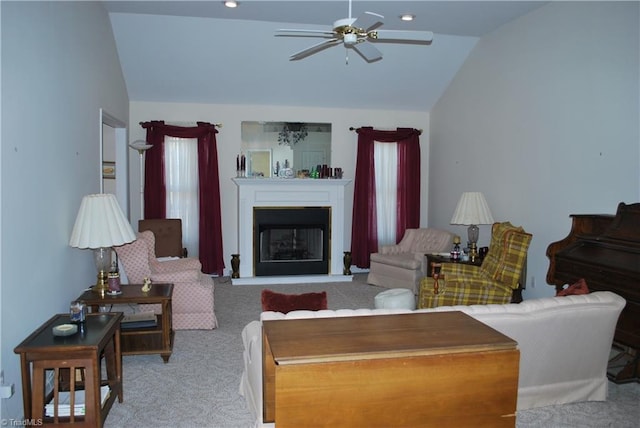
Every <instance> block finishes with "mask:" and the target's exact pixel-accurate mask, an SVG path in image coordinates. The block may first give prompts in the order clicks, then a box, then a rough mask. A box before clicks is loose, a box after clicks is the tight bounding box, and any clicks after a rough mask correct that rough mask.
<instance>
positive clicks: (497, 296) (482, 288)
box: [418, 222, 532, 308]
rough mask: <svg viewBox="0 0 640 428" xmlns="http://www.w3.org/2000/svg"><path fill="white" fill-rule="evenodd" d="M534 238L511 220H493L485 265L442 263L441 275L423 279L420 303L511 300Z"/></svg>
mask: <svg viewBox="0 0 640 428" xmlns="http://www.w3.org/2000/svg"><path fill="white" fill-rule="evenodd" d="M531 238H532V235H531V234H530V233H526V232H525V231H524V229H522V228H521V227H515V226H513V225H512V224H511V223H509V222H504V223H494V225H493V227H492V229H491V243H490V245H489V253H488V254H487V256H486V257H485V259H484V261H483V262H482V265H481V266H474V265H467V264H461V263H443V264H442V266H441V268H440V273H439V275H436V276H435V278H428V277H425V278H423V279H422V281H421V282H420V295H419V299H418V307H419V308H433V307H436V306H451V305H477V304H490V303H496V304H503V303H509V301H510V300H511V296H512V293H513V290H514V289H516V288H518V285H519V284H518V282H519V281H520V276H521V272H522V270H523V267H524V265H525V264H526V260H527V250H528V249H529V243H530V242H531Z"/></svg>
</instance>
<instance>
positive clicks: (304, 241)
mask: <svg viewBox="0 0 640 428" xmlns="http://www.w3.org/2000/svg"><path fill="white" fill-rule="evenodd" d="M330 218H331V208H330V207H254V209H253V230H254V235H253V249H254V254H253V261H254V269H255V275H256V276H272V275H307V274H312V275H313V274H324V275H327V274H328V273H329V259H330V257H329V249H330V247H329V243H330V234H331V233H330V232H331V231H330V224H331V223H330Z"/></svg>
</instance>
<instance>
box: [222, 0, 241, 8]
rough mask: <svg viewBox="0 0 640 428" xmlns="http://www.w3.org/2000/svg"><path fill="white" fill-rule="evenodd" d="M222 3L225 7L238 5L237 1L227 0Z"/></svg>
mask: <svg viewBox="0 0 640 428" xmlns="http://www.w3.org/2000/svg"><path fill="white" fill-rule="evenodd" d="M224 5H225V6H226V7H230V8H234V7H238V2H237V1H232V0H228V1H225V2H224Z"/></svg>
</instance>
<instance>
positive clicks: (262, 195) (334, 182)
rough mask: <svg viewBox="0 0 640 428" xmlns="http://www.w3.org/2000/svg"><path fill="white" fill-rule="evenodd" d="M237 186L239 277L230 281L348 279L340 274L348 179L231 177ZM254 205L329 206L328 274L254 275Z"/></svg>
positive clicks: (264, 281) (280, 282)
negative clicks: (345, 193) (345, 194)
mask: <svg viewBox="0 0 640 428" xmlns="http://www.w3.org/2000/svg"><path fill="white" fill-rule="evenodd" d="M232 180H233V182H234V183H235V184H236V185H237V186H238V254H239V255H240V269H239V273H240V278H232V279H231V283H232V284H233V285H258V284H291V283H311V282H338V281H351V279H352V278H353V277H352V276H350V275H343V268H344V263H343V256H344V252H343V251H344V249H343V237H344V227H345V226H344V219H345V212H344V210H345V208H344V188H345V186H346V185H347V184H349V183H351V180H346V179H340V180H338V179H311V178H233V179H232ZM254 207H330V208H331V237H330V238H331V239H330V242H331V245H330V253H329V274H328V275H288V276H255V273H254V266H253V245H254V243H253V208H254Z"/></svg>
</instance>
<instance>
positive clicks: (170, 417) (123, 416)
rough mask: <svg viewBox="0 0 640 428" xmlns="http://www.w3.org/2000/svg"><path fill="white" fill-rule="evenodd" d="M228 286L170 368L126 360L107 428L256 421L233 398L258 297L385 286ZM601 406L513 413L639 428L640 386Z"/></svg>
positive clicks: (367, 295)
mask: <svg viewBox="0 0 640 428" xmlns="http://www.w3.org/2000/svg"><path fill="white" fill-rule="evenodd" d="M364 278H365V277H364V274H357V275H355V276H354V281H353V282H352V283H328V284H303V285H278V286H232V285H231V283H230V281H229V278H227V277H225V278H218V279H216V280H215V282H216V290H215V299H216V314H217V317H218V321H219V323H220V327H219V328H217V329H215V330H211V331H197V330H196V331H184V330H183V331H177V332H176V335H175V344H174V349H173V355H172V356H171V359H170V360H169V362H168V363H167V364H164V363H163V362H162V359H161V358H160V356H158V355H148V356H144V355H140V356H125V357H123V369H124V381H123V384H124V402H123V403H118V402H117V401H116V403H115V404H114V405H113V407H112V409H111V412H110V413H109V416H108V417H107V420H106V422H105V428H116V427H117V428H119V427H124V426H136V427H160V428H163V427H167V428H168V427H193V426H202V427H216V428H217V427H221V428H227V427H229V428H235V427H250V426H252V424H253V419H252V417H251V415H250V414H249V412H248V411H247V410H246V407H245V403H244V399H243V398H242V397H241V396H240V395H239V394H238V385H239V381H240V375H241V373H242V343H241V339H240V332H241V331H242V328H243V327H244V326H245V325H246V324H247V323H248V322H249V321H252V320H254V319H258V316H259V314H260V310H261V307H260V292H261V291H262V289H264V288H270V289H273V290H277V291H280V292H283V293H302V292H305V291H323V290H325V291H327V296H328V297H327V300H328V304H329V308H330V309H339V308H352V309H357V308H365V307H367V308H371V307H373V298H374V296H375V295H376V294H378V293H379V292H380V291H383V290H384V289H383V288H379V287H375V286H371V285H367V284H365V283H364ZM609 385H610V389H609V400H608V401H606V402H587V403H574V404H568V405H562V406H549V407H543V408H539V409H532V410H526V411H522V412H518V415H517V427H518V428H529V427H531V428H538V427H540V428H543V427H544V428H549V427H594V428H595V427H597V428H601V427H615V428H626V427H629V428H631V427H634V428H635V427H638V426H639V425H638V421H639V420H640V384H638V383H631V384H626V385H616V384H613V383H610V384H609Z"/></svg>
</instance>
